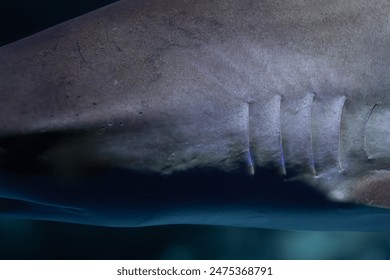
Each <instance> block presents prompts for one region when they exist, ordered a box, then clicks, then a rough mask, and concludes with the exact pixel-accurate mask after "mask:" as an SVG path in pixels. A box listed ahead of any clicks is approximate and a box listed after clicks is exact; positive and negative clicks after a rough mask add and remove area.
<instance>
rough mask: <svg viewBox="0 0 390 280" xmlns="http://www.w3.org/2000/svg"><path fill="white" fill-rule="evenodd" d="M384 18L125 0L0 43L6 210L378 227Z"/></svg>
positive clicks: (377, 10)
mask: <svg viewBox="0 0 390 280" xmlns="http://www.w3.org/2000/svg"><path fill="white" fill-rule="evenodd" d="M389 19H390V2H389V1H385V0H383V1H381V0H374V1H363V0H359V1H347V0H345V1H342V0H332V1H322V0H315V1H303V0H293V1H287V0H279V1H273V0H272V1H271V0H269V1H268V0H261V1H254V0H246V1H203V0H202V1H199V0H198V1H189V0H188V1H178V0H177V1H175V0H167V1H131V0H124V1H119V2H117V3H115V4H113V5H111V6H108V7H106V8H103V9H100V10H97V11H95V12H92V13H89V14H87V15H84V16H82V17H79V18H76V19H74V20H71V21H69V22H66V23H63V24H60V25H58V26H56V27H53V28H51V29H49V30H46V31H44V32H41V33H38V34H36V35H34V36H31V37H29V38H26V39H23V40H21V41H18V42H16V43H13V44H10V45H8V46H5V47H2V48H1V49H0V167H1V177H0V178H1V179H0V180H1V181H0V197H1V198H0V215H3V216H14V217H22V218H33V219H49V220H60V221H67V222H76V223H87V224H97V225H106V226H146V225H154V224H178V223H192V224H220V225H238V226H253V227H270V228H287V229H313V230H316V229H323V230H334V229H348V230H377V229H389V228H390V223H389V221H390V210H387V208H388V207H390V185H389V182H390V172H389V170H390V152H389V151H390V140H389V139H390V138H389V136H390V78H389V77H390V67H389V66H390V22H389ZM363 205H368V206H363ZM369 206H372V207H369Z"/></svg>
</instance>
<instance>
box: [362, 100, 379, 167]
mask: <svg viewBox="0 0 390 280" xmlns="http://www.w3.org/2000/svg"><path fill="white" fill-rule="evenodd" d="M377 106H378V104H375V105H374V106H373V107H372V109H371V111H370V113H369V114H368V118H367V121H366V124H365V125H364V132H363V134H364V135H363V137H364V138H363V150H364V153H365V154H366V157H367V159H369V160H371V159H373V157H372V156H370V155H369V154H368V152H367V136H366V135H367V133H366V130H367V124H368V122H369V121H370V118H371V115H372V113H373V112H374V110H375V108H376V107H377Z"/></svg>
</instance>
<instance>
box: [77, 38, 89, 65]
mask: <svg viewBox="0 0 390 280" xmlns="http://www.w3.org/2000/svg"><path fill="white" fill-rule="evenodd" d="M76 44H77V52H78V53H79V55H80V57H81V60H82V61H83V62H84V63H88V62H87V60H86V59H85V57H84V55H83V53H82V52H81V48H80V42H79V41H77V42H76Z"/></svg>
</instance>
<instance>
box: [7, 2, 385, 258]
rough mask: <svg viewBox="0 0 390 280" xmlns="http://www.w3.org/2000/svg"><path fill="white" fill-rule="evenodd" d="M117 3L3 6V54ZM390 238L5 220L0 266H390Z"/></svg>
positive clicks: (382, 234)
mask: <svg viewBox="0 0 390 280" xmlns="http://www.w3.org/2000/svg"><path fill="white" fill-rule="evenodd" d="M111 2H115V1H112V0H82V1H80V0H34V1H31V0H0V46H2V45H5V44H8V43H10V42H12V41H15V40H18V39H21V38H23V37H26V36H28V35H31V34H34V33H36V32H38V31H40V30H43V29H45V28H48V27H50V26H53V25H55V24H57V23H60V22H62V21H65V20H67V19H70V18H73V17H75V16H78V15H82V14H84V13H86V12H88V11H92V10H94V9H96V8H99V7H101V6H104V5H106V4H109V3H111ZM389 258H390V233H389V232H369V233H364V232H309V231H308V232H299V231H277V230H267V229H250V228H234V227H220V226H215V227H212V226H189V225H182V226H177V225H176V226H162V227H147V228H105V227H97V226H85V225H75V224H66V223H59V222H43V221H25V220H11V219H0V259H389Z"/></svg>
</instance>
